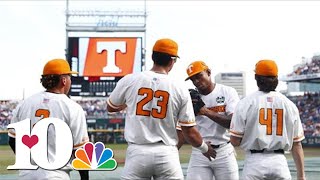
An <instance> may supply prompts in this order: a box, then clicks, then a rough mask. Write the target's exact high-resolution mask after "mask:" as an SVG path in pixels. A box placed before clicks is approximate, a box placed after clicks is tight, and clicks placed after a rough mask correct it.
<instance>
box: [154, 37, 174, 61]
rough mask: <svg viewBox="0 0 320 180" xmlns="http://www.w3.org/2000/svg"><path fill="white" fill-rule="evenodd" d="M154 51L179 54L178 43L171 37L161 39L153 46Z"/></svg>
mask: <svg viewBox="0 0 320 180" xmlns="http://www.w3.org/2000/svg"><path fill="white" fill-rule="evenodd" d="M152 51H155V52H162V53H167V54H169V55H171V56H176V57H179V56H178V44H177V43H176V42H175V41H173V40H171V39H159V40H157V41H156V43H155V44H154V46H153V49H152Z"/></svg>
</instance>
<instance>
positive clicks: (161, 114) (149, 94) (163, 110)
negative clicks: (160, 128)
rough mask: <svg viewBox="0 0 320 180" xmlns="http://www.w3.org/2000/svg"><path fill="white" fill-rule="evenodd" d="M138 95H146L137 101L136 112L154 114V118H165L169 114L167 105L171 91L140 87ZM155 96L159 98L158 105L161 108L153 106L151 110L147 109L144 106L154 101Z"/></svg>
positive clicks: (144, 114)
mask: <svg viewBox="0 0 320 180" xmlns="http://www.w3.org/2000/svg"><path fill="white" fill-rule="evenodd" d="M138 95H140V96H145V97H144V98H143V99H142V100H141V101H139V102H138V103H137V110H136V114H137V115H140V116H150V115H151V116H152V117H154V118H159V119H164V118H165V117H166V115H167V106H168V101H169V93H168V92H167V91H161V90H157V91H153V90H152V89H149V88H140V89H139V91H138ZM153 98H158V100H157V106H158V107H159V110H158V109H156V108H152V109H151V110H145V109H143V107H144V106H145V105H146V104H148V103H149V102H150V101H152V99H153Z"/></svg>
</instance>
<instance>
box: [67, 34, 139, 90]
mask: <svg viewBox="0 0 320 180" xmlns="http://www.w3.org/2000/svg"><path fill="white" fill-rule="evenodd" d="M67 59H68V61H69V63H70V65H71V68H72V70H73V71H77V72H79V74H78V75H77V76H73V77H72V81H73V82H72V86H71V90H70V95H72V96H106V95H107V94H108V93H109V92H111V91H112V90H113V89H114V87H115V85H116V82H118V81H119V79H121V78H122V77H123V76H125V75H127V74H130V73H136V72H141V71H142V38H141V37H69V38H68V50H67Z"/></svg>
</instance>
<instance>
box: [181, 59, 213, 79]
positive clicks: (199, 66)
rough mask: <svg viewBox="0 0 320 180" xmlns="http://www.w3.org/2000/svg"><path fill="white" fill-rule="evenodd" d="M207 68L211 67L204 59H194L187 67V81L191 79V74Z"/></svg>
mask: <svg viewBox="0 0 320 180" xmlns="http://www.w3.org/2000/svg"><path fill="white" fill-rule="evenodd" d="M207 69H209V67H208V66H207V65H206V63H204V62H203V61H194V62H193V63H191V64H190V65H189V66H188V68H187V74H188V77H187V79H186V81H187V80H189V79H190V77H191V76H194V75H196V74H198V73H200V72H202V71H204V70H207Z"/></svg>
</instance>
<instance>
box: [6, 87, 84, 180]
mask: <svg viewBox="0 0 320 180" xmlns="http://www.w3.org/2000/svg"><path fill="white" fill-rule="evenodd" d="M13 113H14V114H13V118H12V120H11V123H15V122H19V121H22V120H25V119H27V118H29V119H30V120H31V127H33V126H34V125H35V124H36V123H37V122H38V121H40V120H42V119H43V118H48V117H50V118H58V119H60V120H62V121H64V122H66V123H67V124H68V126H69V127H70V130H71V131H72V136H73V143H74V148H75V145H78V144H79V145H80V144H83V141H88V135H87V131H86V127H87V126H86V124H85V119H84V118H85V117H84V114H83V110H82V108H81V106H80V105H78V104H77V103H75V102H74V101H72V100H70V99H69V98H68V97H67V96H66V95H65V94H55V93H49V92H40V93H37V94H35V95H33V96H31V97H29V98H27V99H26V100H24V101H23V102H21V103H20V104H19V105H18V106H17V108H16V109H15V110H14V112H13ZM81 115H83V116H81ZM9 136H11V137H15V134H14V130H13V129H10V130H9ZM47 142H48V149H47V151H48V161H49V162H53V161H54V160H55V154H56V152H55V147H56V145H55V129H54V127H53V126H51V125H50V126H49V128H48V141H47ZM67 166H68V165H67ZM68 169H70V168H69V167H64V168H63V169H62V170H56V171H47V170H45V169H42V168H38V169H37V171H32V170H20V171H19V176H21V178H22V179H23V178H27V179H37V178H44V179H52V178H54V177H60V178H62V179H69V175H68V174H67V172H68V171H69V170H68Z"/></svg>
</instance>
